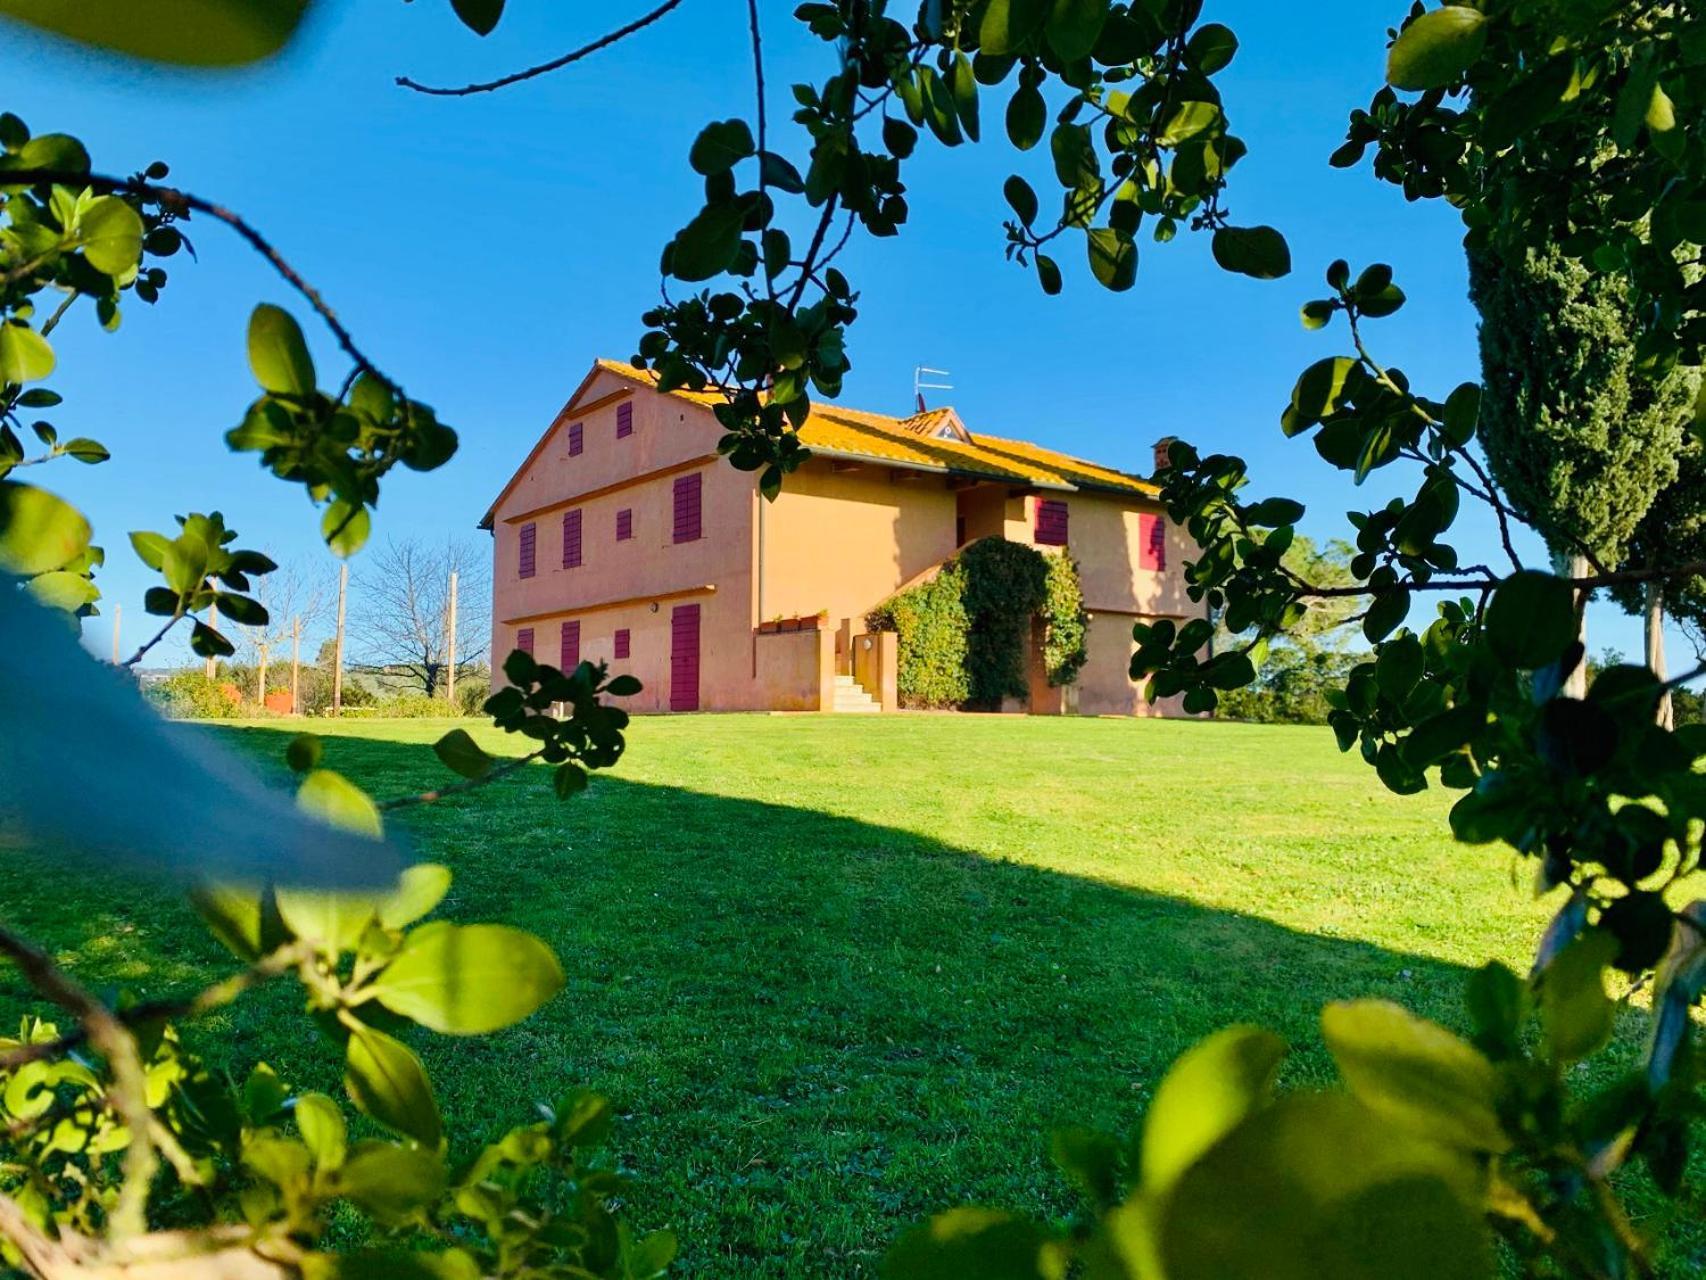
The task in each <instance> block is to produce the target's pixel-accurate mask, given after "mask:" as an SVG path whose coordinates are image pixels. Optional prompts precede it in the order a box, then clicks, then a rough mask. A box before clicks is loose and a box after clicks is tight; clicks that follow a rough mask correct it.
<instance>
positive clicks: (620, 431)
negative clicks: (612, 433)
mask: <svg viewBox="0 0 1706 1280" xmlns="http://www.w3.org/2000/svg"><path fill="white" fill-rule="evenodd" d="M633 434H634V402H633V401H631V400H625V401H623V402H622V403H621V404H619V405H617V406H616V438H617V439H618V440H621V439H623V438H624V437H625V436H631V435H633Z"/></svg>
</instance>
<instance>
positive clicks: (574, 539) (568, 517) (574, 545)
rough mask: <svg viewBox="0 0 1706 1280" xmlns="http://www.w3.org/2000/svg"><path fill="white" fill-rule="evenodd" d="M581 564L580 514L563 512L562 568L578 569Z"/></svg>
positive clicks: (575, 511) (578, 512)
mask: <svg viewBox="0 0 1706 1280" xmlns="http://www.w3.org/2000/svg"><path fill="white" fill-rule="evenodd" d="M580 564H581V512H580V508H579V507H576V508H575V509H574V510H573V511H565V512H563V568H565V569H578V568H580Z"/></svg>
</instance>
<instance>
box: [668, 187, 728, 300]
mask: <svg viewBox="0 0 1706 1280" xmlns="http://www.w3.org/2000/svg"><path fill="white" fill-rule="evenodd" d="M745 220H746V215H745V214H744V213H743V212H742V210H741V206H740V205H738V204H734V203H720V204H710V205H706V206H705V207H704V208H703V209H701V210H700V211H699V212H698V214H697V215H695V217H694V218H693V220H692V221H691V222H689V223H688V224H687V225H686V226H685V227H683V228H682V229H681V230H680V231H678V232H677V233H676V236H675V239H674V240H672V241H670V244H669V249H668V258H669V273H670V274H671V275H673V276H674V277H675V278H676V279H678V280H687V281H699V280H709V279H710V278H711V277H712V276H715V275H720V274H722V273H723V272H724V271H727V270H728V269H729V268H730V267H731V266H733V265H734V260H735V255H736V254H737V253H739V252H740V243H741V239H740V233H741V224H742V223H743V222H744V221H745Z"/></svg>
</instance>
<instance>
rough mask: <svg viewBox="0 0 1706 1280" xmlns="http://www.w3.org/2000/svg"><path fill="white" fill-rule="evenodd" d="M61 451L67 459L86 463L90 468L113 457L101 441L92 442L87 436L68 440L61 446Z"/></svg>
mask: <svg viewBox="0 0 1706 1280" xmlns="http://www.w3.org/2000/svg"><path fill="white" fill-rule="evenodd" d="M59 451H60V452H61V453H63V454H65V455H66V456H67V457H70V458H75V459H77V461H79V462H86V463H88V464H89V465H90V466H93V465H94V464H96V463H97V462H105V461H106V460H107V459H108V458H110V457H112V456H113V455H112V454H110V453H108V452H107V447H106V445H104V444H102V443H101V442H100V441H99V440H91V439H89V438H88V437H87V436H75V437H73V438H72V439H70V440H67V441H66V442H65V443H64V444H63V445H61V446H60V450H59Z"/></svg>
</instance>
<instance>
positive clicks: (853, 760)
mask: <svg viewBox="0 0 1706 1280" xmlns="http://www.w3.org/2000/svg"><path fill="white" fill-rule="evenodd" d="M444 727H445V726H444V725H443V724H442V723H434V722H422V721H390V722H384V721H362V722H351V723H346V724H343V725H335V724H334V725H331V726H330V727H329V729H328V732H329V733H330V735H331V738H330V740H329V742H328V746H327V752H326V756H327V763H328V764H329V765H331V766H332V767H335V768H338V769H341V770H344V771H346V772H347V773H348V774H349V775H350V776H351V777H353V778H354V779H356V780H357V781H358V782H361V783H362V784H364V785H365V786H367V787H369V788H370V789H372V790H373V791H374V792H375V793H377V794H379V795H381V796H384V795H392V794H398V793H401V792H406V791H412V790H416V789H424V788H425V787H428V786H432V785H436V784H437V783H439V782H441V781H443V779H444V771H443V770H442V769H441V768H440V767H439V766H438V764H437V762H436V760H434V759H433V757H432V755H431V753H430V751H428V750H427V749H426V747H425V744H426V743H428V742H430V741H432V740H433V739H434V738H435V737H437V736H438V735H439V734H440V733H442V732H443V730H444ZM210 732H215V733H217V734H218V735H219V736H220V737H221V738H222V739H224V740H225V741H228V742H232V743H234V744H236V745H238V746H239V747H240V748H241V749H242V750H243V751H245V752H249V753H252V754H253V755H254V756H255V757H256V759H257V760H264V761H266V762H267V764H266V767H268V768H271V769H279V770H280V771H282V767H281V766H279V765H277V764H276V763H274V762H276V761H277V760H278V759H279V757H280V756H281V753H282V747H283V744H284V742H285V741H286V734H285V733H284V732H282V731H280V730H279V729H277V728H264V727H247V728H234V729H223V728H222V729H217V730H210ZM476 736H477V737H481V738H482V741H483V742H484V743H485V745H487V746H488V747H490V748H492V749H493V750H496V751H502V750H504V749H505V744H504V743H502V742H501V741H500V740H499V735H496V734H495V733H494V734H489V735H481V734H479V733H478V732H476ZM1446 803H1447V800H1446V797H1445V796H1443V795H1440V794H1437V793H1428V794H1424V795H1421V796H1416V797H1409V798H1399V797H1396V796H1392V795H1390V794H1388V793H1387V792H1385V791H1384V790H1383V789H1382V788H1381V787H1380V786H1379V784H1378V783H1377V782H1376V780H1375V778H1374V776H1373V773H1372V771H1370V770H1368V769H1366V768H1364V767H1362V766H1361V765H1360V763H1359V762H1357V761H1355V760H1351V759H1347V758H1345V757H1342V756H1340V755H1339V753H1338V752H1337V750H1336V749H1335V748H1334V746H1333V742H1332V737H1331V735H1330V734H1328V733H1326V732H1325V731H1322V730H1314V729H1300V728H1284V727H1265V726H1232V725H1220V724H1197V723H1179V722H1162V721H1122V720H1052V719H1021V718H1000V717H966V718H960V717H950V716H904V717H871V718H865V717H857V718H853V717H845V718H833V717H830V718H815V717H797V718H796V717H763V716H727V717H711V716H704V717H680V718H654V719H647V720H642V721H639V722H637V723H636V724H635V726H634V729H633V732H632V735H631V745H630V753H629V756H628V758H627V759H626V760H624V761H623V763H622V764H621V766H620V767H619V768H618V769H617V770H615V771H614V773H613V774H611V775H608V776H605V777H602V778H600V779H599V780H598V781H597V782H596V783H595V784H594V786H593V788H592V789H591V791H590V792H589V793H588V794H586V795H585V796H583V797H580V798H577V799H576V800H574V801H573V802H571V803H568V804H559V803H557V802H556V801H555V800H554V799H552V798H551V797H550V792H549V788H548V786H547V785H546V777H545V775H544V773H543V771H542V770H540V771H531V770H530V771H524V775H523V776H521V777H519V778H512V779H509V780H506V781H504V782H501V783H499V784H497V785H495V786H493V787H491V788H488V789H486V790H484V791H481V792H477V793H474V794H470V795H466V796H459V797H455V798H452V799H450V800H447V801H445V802H442V803H440V804H437V805H434V806H431V807H430V808H425V809H419V810H412V811H407V812H405V813H404V814H401V815H399V816H398V817H397V819H396V821H395V829H396V830H398V831H400V832H401V833H402V834H403V837H404V838H405V839H406V840H407V841H409V842H410V844H411V845H412V846H413V847H414V849H415V850H416V851H417V852H418V854H419V855H420V856H422V857H426V858H431V859H435V860H439V861H443V862H445V863H448V864H449V865H450V866H451V867H452V868H453V869H454V870H455V873H456V882H455V886H454V887H453V889H452V894H451V897H450V899H449V900H448V901H447V903H446V905H445V907H444V908H443V913H444V914H447V915H449V916H451V917H453V918H456V919H459V920H464V921H473V920H502V921H507V922H510V923H513V924H517V925H521V926H523V927H525V928H528V929H531V930H533V931H534V932H536V933H538V934H539V935H540V936H542V937H543V938H545V939H546V940H547V941H548V942H549V943H550V944H551V945H552V946H553V947H554V948H555V949H556V951H557V953H558V954H559V956H561V958H562V960H563V963H564V967H565V969H566V970H567V972H568V974H569V985H568V989H567V990H566V991H565V992H564V993H563V994H562V995H561V996H560V997H558V998H557V999H556V1000H555V1001H553V1002H552V1003H551V1004H550V1005H549V1006H547V1008H546V1009H545V1010H543V1011H542V1012H541V1013H540V1014H539V1015H537V1016H536V1017H534V1018H533V1019H531V1020H530V1021H528V1022H526V1023H524V1024H522V1025H521V1026H519V1027H516V1028H514V1029H512V1030H509V1031H506V1032H504V1033H501V1034H499V1035H497V1036H493V1037H489V1038H486V1039H481V1040H472V1041H468V1040H450V1039H446V1038H441V1037H434V1036H431V1035H430V1034H425V1033H423V1034H422V1035H421V1036H420V1038H419V1040H418V1044H419V1047H420V1048H421V1051H422V1053H423V1056H424V1057H425V1058H426V1060H427V1063H428V1066H429V1067H430V1069H431V1070H432V1072H433V1076H434V1079H435V1081H436V1082H437V1086H438V1089H439V1094H440V1101H441V1103H442V1104H443V1107H444V1110H445V1112H446V1116H447V1119H448V1121H449V1124H450V1127H451V1129H452V1131H453V1132H455V1133H458V1134H460V1135H463V1140H464V1141H467V1140H472V1139H473V1138H475V1137H478V1136H480V1135H482V1134H487V1133H490V1132H491V1131H493V1130H496V1129H498V1128H499V1127H500V1126H503V1125H507V1124H509V1123H513V1122H520V1121H522V1120H525V1119H526V1118H528V1117H529V1115H530V1108H531V1104H532V1102H533V1101H534V1100H535V1099H547V1098H551V1097H553V1096H556V1095H558V1094H560V1093H562V1092H563V1091H564V1090H565V1089H566V1088H567V1087H569V1086H571V1085H573V1084H578V1083H586V1084H590V1085H593V1086H595V1087H596V1088H598V1089H600V1090H601V1091H603V1092H605V1093H606V1094H608V1095H609V1096H611V1097H612V1098H613V1099H614V1101H615V1102H616V1104H617V1106H618V1109H619V1110H620V1111H621V1113H622V1114H623V1116H624V1120H623V1123H622V1124H621V1126H620V1128H619V1130H618V1136H617V1146H618V1150H619V1152H620V1155H621V1157H622V1160H623V1162H624V1164H625V1165H627V1166H628V1167H629V1168H630V1169H631V1170H632V1171H633V1172H634V1174H635V1175H636V1176H637V1178H638V1179H639V1181H640V1183H641V1190H640V1191H639V1193H638V1194H637V1196H636V1198H635V1200H634V1202H633V1204H632V1205H631V1207H630V1210H629V1212H630V1214H631V1216H632V1218H633V1219H634V1220H635V1222H636V1223H637V1224H638V1225H640V1226H644V1227H648V1228H649V1227H656V1226H669V1227H672V1228H673V1229H675V1230H676V1231H677V1233H678V1234H679V1235H680V1237H681V1239H682V1242H683V1249H684V1254H683V1263H684V1270H685V1273H686V1274H690V1275H694V1276H718V1277H723V1276H727V1277H734V1276H741V1277H780V1276H808V1275H809V1276H830V1275H834V1276H865V1275H870V1274H872V1273H873V1272H874V1269H875V1264H876V1262H877V1260H878V1259H879V1257H880V1255H881V1252H882V1250H883V1249H884V1247H885V1245H886V1244H887V1242H888V1241H890V1240H891V1239H892V1238H893V1237H894V1235H895V1234H896V1233H897V1232H898V1231H899V1230H901V1229H902V1228H904V1227H905V1226H907V1225H909V1224H911V1223H912V1222H913V1221H915V1220H916V1219H918V1218H919V1217H921V1216H922V1215H924V1214H926V1213H928V1212H930V1211H931V1210H933V1209H936V1208H939V1207H942V1206H945V1205H949V1204H954V1203H961V1202H965V1201H976V1202H983V1203H997V1204H1002V1205H1007V1206H1014V1207H1020V1208H1027V1209H1032V1210H1037V1211H1043V1212H1049V1211H1058V1210H1062V1209H1064V1208H1066V1207H1067V1205H1068V1204H1069V1201H1068V1199H1067V1195H1066V1192H1065V1189H1064V1187H1063V1185H1062V1184H1061V1181H1060V1180H1059V1179H1058V1178H1057V1177H1056V1176H1055V1175H1054V1173H1053V1172H1052V1170H1051V1168H1050V1167H1049V1165H1048V1161H1047V1158H1046V1146H1047V1135H1048V1133H1049V1131H1050V1129H1051V1128H1052V1127H1055V1126H1057V1125H1061V1124H1069V1123H1077V1124H1091V1125H1097V1126H1105V1127H1110V1128H1119V1129H1124V1128H1126V1127H1128V1126H1129V1125H1130V1124H1131V1123H1132V1122H1133V1121H1134V1120H1135V1119H1136V1118H1137V1117H1138V1116H1140V1115H1141V1113H1142V1111H1143V1108H1144V1105H1145V1102H1146V1100H1147V1099H1148V1097H1149V1096H1150V1094H1151V1092H1152V1090H1153V1089H1154V1086H1155V1084H1156V1082H1157V1081H1158V1079H1159V1078H1160V1076H1161V1074H1162V1072H1163V1071H1164V1070H1165V1069H1166V1067H1167V1064H1168V1063H1169V1062H1170V1061H1171V1060H1172V1059H1173V1058H1174V1057H1175V1056H1176V1055H1177V1054H1178V1053H1179V1052H1180V1051H1181V1050H1182V1049H1184V1048H1185V1047H1187V1046H1188V1045H1190V1044H1191V1043H1192V1042H1193V1041H1194V1040H1196V1039H1198V1038H1199V1037H1201V1036H1203V1035H1205V1034H1207V1033H1208V1032H1210V1031H1212V1030H1214V1029H1216V1028H1218V1027H1220V1026H1223V1025H1225V1024H1227V1023H1229V1022H1233V1021H1250V1022H1258V1023H1262V1024H1265V1025H1268V1026H1270V1027H1273V1028H1274V1029H1276V1030H1278V1031H1280V1032H1281V1033H1282V1034H1284V1035H1285V1036H1287V1037H1288V1038H1289V1039H1290V1040H1291V1041H1292V1043H1293V1044H1294V1046H1295V1052H1294V1055H1293V1058H1292V1059H1291V1062H1290V1065H1289V1066H1288V1068H1287V1071H1288V1076H1289V1079H1290V1080H1291V1081H1292V1082H1294V1083H1298V1082H1311V1081H1319V1080H1325V1079H1327V1078H1330V1076H1331V1068H1330V1064H1329V1063H1328V1061H1327V1059H1326V1056H1325V1054H1324V1052H1323V1051H1322V1049H1321V1046H1320V1038H1319V1035H1318V1032H1317V1030H1316V1024H1315V1016H1316V1011H1317V1010H1318V1008H1319V1006H1320V1005H1321V1004H1322V1003H1323V1002H1324V1001H1326V1000H1329V999H1333V998H1337V997H1343V996H1381V997H1387V998H1391V999H1396V1000H1400V1001H1402V1002H1403V1003H1405V1004H1406V1005H1408V1006H1409V1007H1411V1008H1413V1009H1416V1010H1418V1011H1420V1012H1422V1013H1424V1014H1427V1015H1429V1016H1432V1017H1436V1018H1439V1019H1441V1020H1443V1021H1446V1022H1448V1023H1452V1024H1454V1025H1460V1024H1461V1023H1462V1021H1463V1019H1462V1017H1461V1015H1460V1012H1459V1004H1460V991H1461V984H1462V979H1463V977H1464V971H1465V967H1467V966H1475V965H1478V964H1480V963H1481V962H1483V961H1484V960H1486V959H1487V958H1488V957H1493V956H1496V957H1501V958H1503V959H1505V960H1507V961H1509V962H1510V963H1512V964H1513V965H1516V966H1519V967H1520V966H1521V965H1522V964H1523V963H1524V961H1525V958H1526V957H1527V956H1528V955H1529V954H1530V953H1531V952H1532V948H1533V944H1534V941H1535V939H1536V937H1537V934H1538V930H1539V928H1540V927H1541V924H1542V923H1543V920H1544V916H1545V913H1546V908H1545V907H1544V905H1542V904H1537V903H1534V902H1533V901H1532V900H1531V899H1530V897H1529V895H1528V894H1527V893H1526V891H1525V889H1524V888H1523V887H1522V886H1523V885H1525V884H1526V871H1525V869H1523V868H1519V867H1517V866H1515V865H1514V864H1513V862H1512V861H1511V860H1510V859H1509V858H1508V856H1507V854H1504V853H1499V852H1493V851H1491V850H1486V849H1469V848H1465V847H1463V846H1459V845H1455V844H1453V843H1452V842H1451V841H1450V840H1449V838H1447V837H1446V836H1445V835H1444V834H1443V833H1444V831H1445V824H1444V814H1445V808H1446ZM41 874H42V872H41V869H40V867H39V866H37V865H35V864H31V863H29V862H27V861H23V860H8V861H7V862H6V863H5V864H3V865H0V892H3V893H4V895H5V901H6V902H7V904H8V906H7V908H6V914H7V916H8V917H9V923H11V924H12V925H13V926H14V927H16V928H18V929H20V930H22V931H23V932H24V933H26V934H27V935H29V936H32V937H35V938H37V939H40V940H42V941H44V942H46V943H48V944H50V945H51V946H52V947H53V948H54V949H55V951H56V952H57V955H58V957H59V959H60V960H61V961H62V962H63V963H65V964H66V965H67V966H68V967H69V968H70V969H72V970H73V971H74V972H75V973H76V974H77V975H78V976H79V977H81V978H83V979H85V980H87V981H90V982H99V983H110V984H120V985H125V986H129V987H133V988H137V989H144V990H147V991H149V992H151V993H156V994H158V993H162V992H170V991H176V990H182V989H185V988H188V987H190V986H192V985H193V984H195V983H197V982H200V981H202V980H204V979H206V978H207V977H209V976H210V975H213V974H216V973H218V972H221V971H222V969H223V967H224V966H225V964H226V960H225V957H224V955H223V953H222V952H221V951H220V950H219V949H218V947H217V946H216V945H215V944H213V943H212V942H211V941H210V940H204V939H205V932H204V931H203V930H201V929H200V927H199V926H198V925H197V924H195V923H193V921H192V918H191V917H190V915H189V913H188V912H187V910H186V909H185V908H184V907H183V906H182V905H181V904H180V903H179V902H178V901H177V900H176V899H175V898H173V897H171V896H169V895H166V894H153V895H146V894H139V893H137V892H136V890H135V889H134V887H133V886H123V887H121V886H119V885H116V884H111V883H108V882H105V881H103V880H100V879H95V880H92V881H90V882H88V883H87V884H86V885H84V886H82V887H81V888H80V889H79V890H78V891H76V892H73V893H60V894H53V895H49V894H45V893H43V892H41V889H40V879H39V876H40V875H41ZM1513 879H1514V881H1515V883H1513ZM3 977H4V985H3V986H0V999H3V1000H4V1001H5V1005H6V1007H7V1010H8V1011H15V1010H16V1009H19V1008H22V1007H24V1006H25V1003H26V993H25V991H24V990H23V989H22V987H21V984H20V983H19V981H18V979H17V977H16V975H15V974H11V973H8V974H6V975H3ZM298 1005H299V1001H298V1000H296V999H295V998H293V995H292V993H291V991H290V990H289V989H288V987H285V986H279V987H277V988H272V989H267V990H263V991H261V992H259V993H256V994H255V995H254V996H253V997H251V998H250V999H249V1000H248V1001H246V1002H245V1003H244V1004H241V1005H239V1006H237V1007H236V1008H235V1009H233V1010H232V1011H230V1012H228V1013H226V1014H222V1015H220V1016H219V1017H218V1018H217V1019H215V1020H212V1021H210V1022H207V1023H204V1024H200V1026H199V1029H198V1031H197V1033H196V1034H195V1035H194V1037H193V1043H194V1044H195V1045H196V1047H197V1048H198V1049H200V1050H201V1051H202V1052H203V1053H204V1054H206V1055H207V1056H209V1057H210V1058H212V1059H214V1060H216V1061H220V1060H222V1061H228V1062H231V1063H233V1064H236V1065H240V1066H245V1067H246V1065H247V1064H249V1063H251V1062H253V1061H255V1060H256V1059H265V1060H267V1061H269V1062H271V1063H272V1064H273V1065H274V1066H275V1067H276V1068H277V1069H278V1070H279V1071H280V1072H281V1073H282V1074H283V1075H284V1076H285V1077H286V1078H287V1079H290V1080H292V1081H294V1082H296V1083H298V1084H300V1085H302V1086H303V1087H320V1088H328V1087H330V1088H335V1087H336V1078H337V1076H336V1071H335V1068H334V1066H333V1064H332V1063H331V1061H330V1060H329V1057H328V1055H327V1054H326V1052H325V1047H324V1045H323V1044H322V1043H320V1042H319V1041H317V1039H316V1038H315V1036H314V1035H313V1033H312V1032H311V1031H310V1030H309V1028H308V1025H307V1023H306V1021H305V1020H304V1019H303V1018H302V1017H301V1016H300V1014H299V1012H298ZM1692 1248H1693V1247H1692V1246H1691V1250H1692ZM1702 1261H1706V1253H1694V1254H1693V1256H1692V1258H1691V1259H1690V1260H1688V1261H1687V1262H1686V1263H1685V1265H1687V1266H1689V1267H1693V1266H1699V1265H1701V1263H1702Z"/></svg>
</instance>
